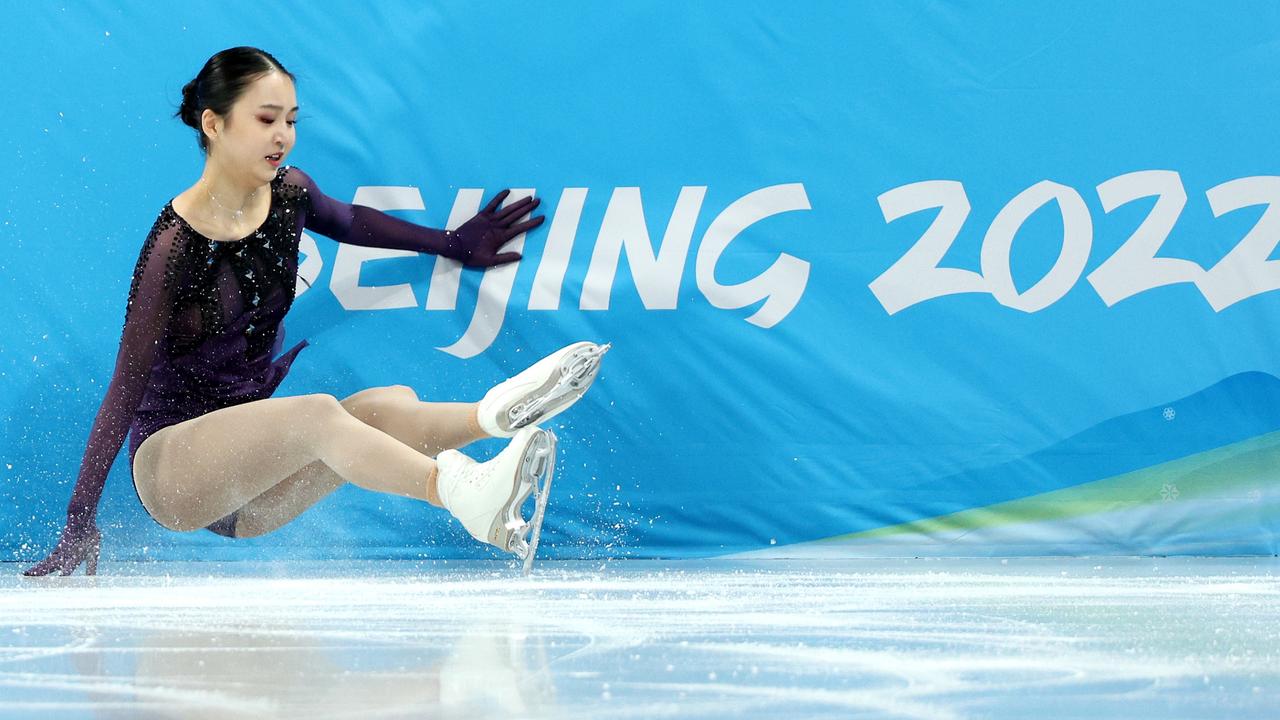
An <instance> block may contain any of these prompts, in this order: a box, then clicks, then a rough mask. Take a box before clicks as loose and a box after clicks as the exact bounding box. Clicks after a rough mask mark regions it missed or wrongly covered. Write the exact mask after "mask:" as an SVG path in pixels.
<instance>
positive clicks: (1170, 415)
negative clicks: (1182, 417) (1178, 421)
mask: <svg viewBox="0 0 1280 720" xmlns="http://www.w3.org/2000/svg"><path fill="white" fill-rule="evenodd" d="M1176 417H1178V412H1177V411H1176V410H1174V409H1173V408H1171V407H1167V408H1165V409H1164V419H1165V420H1172V419H1174V418H1176Z"/></svg>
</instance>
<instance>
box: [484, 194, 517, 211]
mask: <svg viewBox="0 0 1280 720" xmlns="http://www.w3.org/2000/svg"><path fill="white" fill-rule="evenodd" d="M510 194H511V189H510V188H507V189H505V190H503V191H502V192H500V193H498V194H497V195H494V196H493V199H492V200H490V201H489V204H488V205H485V206H484V210H482V211H481V212H487V213H491V212H493V211H494V210H495V209H497V207H498V203H500V202H502V201H503V200H504V199H506V197H507V195H510Z"/></svg>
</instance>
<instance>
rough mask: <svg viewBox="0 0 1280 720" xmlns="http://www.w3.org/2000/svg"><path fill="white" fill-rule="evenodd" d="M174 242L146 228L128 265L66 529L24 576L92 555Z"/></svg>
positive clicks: (173, 229)
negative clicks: (129, 275) (120, 314)
mask: <svg viewBox="0 0 1280 720" xmlns="http://www.w3.org/2000/svg"><path fill="white" fill-rule="evenodd" d="M180 242H181V235H180V233H179V232H178V231H177V226H176V225H173V226H170V227H168V228H165V229H164V230H160V229H159V228H152V231H151V233H150V234H149V235H148V237H147V240H146V242H145V243H144V244H143V246H142V250H141V252H140V253H139V255H138V260H137V263H136V264H135V265H134V270H133V279H132V281H131V285H130V288H129V300H128V303H127V305H126V307H125V321H124V330H123V331H122V333H121V337H120V349H119V351H118V352H117V354H116V364H115V370H114V371H113V373H112V375H111V384H110V385H109V386H108V387H107V392H106V396H105V397H104V398H103V400H102V405H101V406H100V407H99V408H98V415H97V417H96V418H95V419H94V421H93V428H92V429H91V430H90V431H89V443H88V447H87V448H86V449H85V452H84V458H83V459H82V460H81V461H80V475H79V477H78V478H77V479H76V487H75V490H74V491H72V493H71V502H70V503H69V504H68V505H67V524H66V527H65V528H64V529H63V531H62V537H61V538H59V540H58V545H57V547H55V548H54V549H53V552H51V553H49V555H48V557H46V558H45V559H44V560H42V561H40V562H39V563H38V564H36V565H34V566H33V567H31V568H28V569H27V570H25V571H24V573H23V574H25V575H48V574H49V573H51V572H53V571H55V570H57V571H59V572H61V573H62V574H63V575H70V574H71V571H72V570H74V569H75V568H76V567H77V566H78V565H79V564H80V563H81V562H82V561H83V560H84V559H85V557H86V555H89V554H90V552H91V551H92V552H94V553H96V552H97V546H98V542H99V538H100V535H99V533H98V528H97V524H96V518H97V514H98V502H99V500H101V498H102V488H103V485H104V484H105V483H106V480H107V472H108V471H109V470H110V469H111V463H112V462H113V461H114V460H115V458H116V455H117V454H118V453H119V452H120V446H121V445H122V444H123V443H124V438H125V435H126V434H128V432H129V425H130V423H131V422H132V421H133V416H134V413H136V412H137V410H138V405H139V404H141V402H142V395H143V392H144V391H145V390H146V386H147V378H148V377H149V376H150V374H151V365H152V362H153V360H154V359H155V354H156V351H157V349H158V347H159V344H160V342H161V341H162V340H163V339H164V336H165V332H166V329H167V327H168V324H169V317H170V315H171V313H172V294H173V290H174V288H173V282H174V278H173V272H174V264H175V263H176V262H177V257H178V255H179V252H178V251H179V248H178V247H177V245H178V244H179V243H180Z"/></svg>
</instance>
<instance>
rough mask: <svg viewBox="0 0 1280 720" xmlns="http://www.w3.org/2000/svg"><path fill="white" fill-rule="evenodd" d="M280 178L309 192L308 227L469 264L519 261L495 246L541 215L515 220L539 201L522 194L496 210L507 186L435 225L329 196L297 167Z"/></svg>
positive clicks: (347, 239) (531, 225) (341, 237)
mask: <svg viewBox="0 0 1280 720" xmlns="http://www.w3.org/2000/svg"><path fill="white" fill-rule="evenodd" d="M285 179H286V180H287V181H288V182H290V183H293V184H295V185H298V186H300V187H303V188H306V191H307V195H308V196H310V205H311V207H310V209H309V210H308V212H307V217H306V222H305V225H306V227H307V228H309V229H312V230H315V231H316V232H318V233H320V234H322V235H327V236H328V237H331V238H333V239H334V240H337V241H338V242H343V243H348V244H351V245H364V246H367V247H382V248H392V249H396V250H414V251H417V252H425V253H431V254H433V255H442V256H444V257H447V258H452V259H454V260H458V261H460V262H461V263H462V264H464V265H468V266H471V267H489V266H492V265H502V264H504V263H509V262H514V261H516V260H519V259H520V254H519V253H514V252H504V253H500V252H498V250H499V248H501V247H502V246H503V245H505V244H506V243H507V242H509V241H510V240H511V238H513V237H515V236H516V235H519V234H520V233H522V232H526V231H528V230H531V229H533V228H536V227H538V226H539V225H541V224H542V221H543V220H545V219H546V218H545V217H543V216H538V217H534V218H530V219H528V220H526V221H524V222H521V223H517V222H516V220H518V219H520V218H521V217H523V216H524V215H525V214H526V213H529V212H532V211H533V209H534V208H536V207H537V206H538V204H539V203H540V202H541V201H542V200H541V198H522V199H521V200H518V201H516V202H514V203H512V204H511V205H509V206H507V207H504V208H502V209H501V210H499V209H498V204H499V203H501V202H502V200H503V199H504V198H506V197H507V195H508V194H509V193H510V190H503V191H502V192H500V193H498V194H497V195H496V196H494V198H493V199H492V200H490V201H489V204H488V205H486V206H485V207H484V209H483V210H481V211H480V212H479V213H477V214H476V216H475V217H473V218H471V219H470V220H468V221H466V222H465V223H463V224H462V225H461V226H459V227H458V229H457V230H436V229H434V228H429V227H423V226H421V225H415V224H414V223H411V222H408V221H405V220H401V219H399V218H397V217H393V216H391V215H388V214H387V213H384V212H382V211H381V210H376V209H374V208H371V207H367V206H364V205H354V204H349V203H344V202H342V201H340V200H335V199H333V198H331V197H329V196H328V195H325V194H324V193H322V192H320V189H319V188H318V187H316V183H315V181H314V180H312V179H311V177H310V176H309V175H307V174H306V173H305V172H303V171H302V170H300V169H299V168H297V167H291V168H290V169H289V171H288V174H287V175H286V176H285Z"/></svg>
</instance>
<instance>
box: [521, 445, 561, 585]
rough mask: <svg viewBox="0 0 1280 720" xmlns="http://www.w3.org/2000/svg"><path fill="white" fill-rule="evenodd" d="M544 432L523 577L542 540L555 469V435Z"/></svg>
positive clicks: (529, 567)
mask: <svg viewBox="0 0 1280 720" xmlns="http://www.w3.org/2000/svg"><path fill="white" fill-rule="evenodd" d="M546 432H547V436H546V440H547V446H546V450H545V452H544V454H543V456H542V458H541V468H542V474H541V475H540V476H539V477H540V478H541V480H542V482H541V483H540V484H539V485H538V488H537V489H536V490H535V491H534V495H533V497H534V507H533V518H532V519H531V520H530V521H529V528H528V529H529V534H530V537H529V540H528V544H527V546H526V547H527V549H526V550H525V553H524V567H523V568H522V570H521V574H522V575H524V576H525V577H529V571H530V570H531V569H532V568H533V558H534V555H535V554H536V553H537V552H538V541H539V540H540V539H541V538H542V520H543V518H544V517H545V516H546V514H547V496H548V493H550V492H551V478H552V476H553V475H555V469H556V435H555V433H553V432H551V431H550V430H548V431H546ZM535 482H536V481H535Z"/></svg>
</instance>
